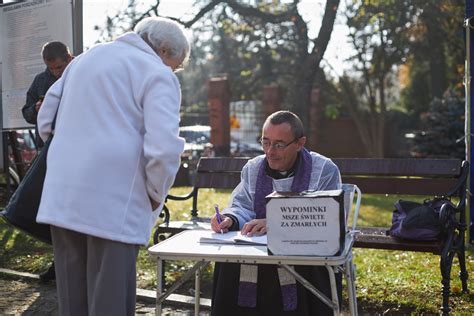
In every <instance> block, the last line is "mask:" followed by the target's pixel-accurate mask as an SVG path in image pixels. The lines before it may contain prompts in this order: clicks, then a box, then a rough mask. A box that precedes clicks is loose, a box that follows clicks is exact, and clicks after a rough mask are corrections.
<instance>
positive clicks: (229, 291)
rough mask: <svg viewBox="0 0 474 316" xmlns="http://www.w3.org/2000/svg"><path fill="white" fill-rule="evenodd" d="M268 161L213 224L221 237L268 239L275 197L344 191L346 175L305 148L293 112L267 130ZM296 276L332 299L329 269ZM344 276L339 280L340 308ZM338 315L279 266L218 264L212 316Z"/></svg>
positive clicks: (259, 162)
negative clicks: (270, 199) (270, 201)
mask: <svg viewBox="0 0 474 316" xmlns="http://www.w3.org/2000/svg"><path fill="white" fill-rule="evenodd" d="M261 143H262V148H263V150H264V152H265V154H264V155H261V156H258V157H255V158H253V159H251V160H249V161H248V163H247V164H246V165H245V166H244V168H243V170H242V174H241V182H240V184H239V185H238V186H237V187H236V188H235V190H234V192H233V193H232V196H231V201H230V204H229V207H228V208H226V209H224V210H223V212H222V214H221V223H220V224H219V222H218V220H217V218H216V216H214V217H213V218H212V219H211V226H212V229H213V230H214V231H215V232H220V231H221V230H222V231H224V232H227V231H232V230H241V231H242V234H247V235H249V236H252V235H263V234H266V229H267V228H266V219H265V215H266V214H265V196H266V195H268V194H270V193H271V192H273V191H287V192H288V191H292V192H302V191H305V190H335V189H340V188H341V175H340V173H339V169H338V168H337V166H336V165H335V164H334V163H333V162H332V161H331V160H330V159H328V158H326V157H324V156H322V155H320V154H318V153H315V152H310V151H308V150H307V149H306V148H305V147H304V146H305V143H306V137H305V136H304V129H303V124H302V122H301V120H300V118H299V117H298V116H297V115H296V114H294V113H292V112H290V111H278V112H275V113H273V114H271V115H270V116H269V117H268V118H267V119H266V120H265V123H264V124H263V130H262V138H261ZM295 270H296V272H298V273H299V274H300V275H301V276H303V277H304V278H305V279H306V280H308V281H310V282H311V283H312V284H313V285H314V286H315V287H316V288H317V289H319V290H320V291H321V292H323V293H324V294H325V295H326V296H328V297H331V287H330V283H329V276H328V272H327V270H326V268H325V267H314V266H295ZM341 282H342V275H341V274H340V273H338V274H336V283H337V287H338V296H339V302H340V301H341V292H342V285H341V284H342V283H341ZM326 314H327V315H332V314H333V311H332V309H331V308H330V307H328V306H327V305H325V304H324V303H323V302H322V301H321V300H319V299H318V298H317V297H316V296H314V295H313V294H312V293H310V292H309V291H308V290H307V289H306V288H304V287H303V286H302V285H301V284H300V283H298V282H296V280H295V278H294V277H293V276H292V275H291V274H289V273H288V272H287V271H286V270H284V269H283V268H278V267H277V266H276V265H247V264H237V263H216V265H215V270H214V285H213V295H212V315H215V316H219V315H225V316H231V315H272V316H273V315H295V316H296V315H298V316H303V315H326Z"/></svg>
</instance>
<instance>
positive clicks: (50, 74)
mask: <svg viewBox="0 0 474 316" xmlns="http://www.w3.org/2000/svg"><path fill="white" fill-rule="evenodd" d="M41 56H43V61H44V63H45V65H46V69H45V70H44V71H43V72H41V73H39V74H37V75H36V76H35V79H34V80H33V82H32V83H31V86H30V88H29V89H28V92H27V93H26V104H25V105H24V106H23V108H22V109H21V112H22V113H23V117H24V118H25V120H26V121H27V122H28V123H30V124H34V125H35V132H36V139H35V141H36V147H37V148H38V149H40V148H41V147H43V145H44V143H43V141H42V140H41V138H40V137H39V135H38V128H37V123H36V118H37V116H38V111H39V109H40V108H41V105H42V104H43V98H44V96H45V94H46V92H47V91H48V89H49V87H51V86H52V85H53V83H55V82H56V80H58V79H59V78H60V77H61V75H62V74H63V71H64V69H66V66H67V65H68V64H69V62H70V61H71V60H72V56H71V52H70V51H69V48H68V47H67V46H66V45H65V44H63V43H61V42H58V41H54V42H48V43H46V44H44V45H43V48H42V50H41Z"/></svg>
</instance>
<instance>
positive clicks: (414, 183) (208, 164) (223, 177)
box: [195, 157, 467, 196]
mask: <svg viewBox="0 0 474 316" xmlns="http://www.w3.org/2000/svg"><path fill="white" fill-rule="evenodd" d="M248 159H249V158H242V157H236V158H223V157H215V158H201V160H200V162H199V164H198V168H197V177H196V183H195V187H197V188H218V189H233V188H235V187H236V186H237V184H238V183H239V182H240V171H241V170H242V167H243V166H244V165H245V164H246V163H247V161H248ZM333 161H334V163H335V164H336V165H337V166H338V167H339V170H340V171H341V175H342V181H343V182H344V183H353V184H356V185H357V186H358V187H359V188H360V189H361V191H362V192H363V193H364V194H366V193H374V194H407V195H426V196H434V195H446V194H448V193H449V194H455V193H456V191H459V190H463V188H461V187H460V182H465V181H462V180H461V181H460V179H462V178H463V177H466V176H467V170H466V168H465V167H463V165H462V161H461V160H459V159H372V158H335V159H333ZM464 180H465V179H464ZM461 184H462V183H461ZM461 186H462V185H461Z"/></svg>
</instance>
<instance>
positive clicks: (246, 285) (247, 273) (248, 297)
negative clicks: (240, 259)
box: [237, 148, 312, 311]
mask: <svg viewBox="0 0 474 316" xmlns="http://www.w3.org/2000/svg"><path fill="white" fill-rule="evenodd" d="M298 159H299V161H298V166H297V168H296V171H295V175H294V179H293V183H292V184H291V191H292V192H295V193H299V192H302V191H306V190H308V188H309V181H310V179H311V171H312V158H311V154H310V153H309V151H308V150H307V149H306V148H303V149H302V150H301V151H300V154H299V157H298ZM266 164H267V160H266V158H265V159H264V160H262V162H261V163H260V166H259V169H258V175H257V183H256V187H255V196H254V201H253V206H254V211H255V213H256V218H257V219H261V218H266V208H265V206H266V201H265V197H266V196H267V195H268V194H270V193H272V192H273V179H272V178H271V177H269V176H268V175H266V174H265V166H266ZM257 269H258V266H257V265H244V264H242V265H241V266H240V283H239V297H238V302H237V304H238V305H239V306H244V307H256V306H257V273H258V270H257ZM278 277H279V279H280V286H281V294H282V300H283V310H284V311H291V310H295V309H296V306H297V296H296V280H295V279H294V277H293V276H292V275H291V274H289V273H288V272H287V271H286V270H284V269H283V268H278Z"/></svg>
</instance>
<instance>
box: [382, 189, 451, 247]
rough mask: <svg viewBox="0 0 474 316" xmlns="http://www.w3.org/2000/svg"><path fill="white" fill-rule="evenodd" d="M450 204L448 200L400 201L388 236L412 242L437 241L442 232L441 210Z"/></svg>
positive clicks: (396, 204)
mask: <svg viewBox="0 0 474 316" xmlns="http://www.w3.org/2000/svg"><path fill="white" fill-rule="evenodd" d="M445 203H449V204H450V206H452V207H453V208H454V207H455V206H454V205H453V204H452V203H451V201H450V200H449V199H447V198H435V199H432V200H426V201H424V202H423V204H421V203H418V202H411V201H403V200H399V201H397V202H396V203H395V210H394V211H393V214H392V227H391V228H390V230H389V231H388V234H389V235H390V236H393V237H399V238H403V239H412V240H427V241H429V240H436V239H438V238H439V236H440V234H441V232H442V223H441V221H440V216H439V213H440V209H441V206H443V204H445Z"/></svg>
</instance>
